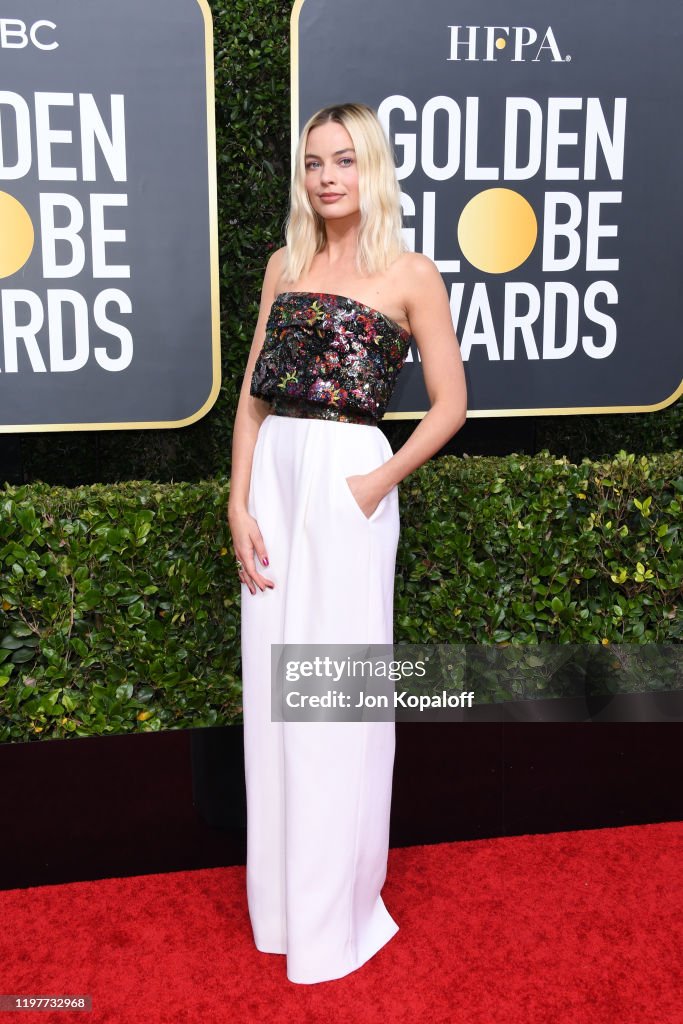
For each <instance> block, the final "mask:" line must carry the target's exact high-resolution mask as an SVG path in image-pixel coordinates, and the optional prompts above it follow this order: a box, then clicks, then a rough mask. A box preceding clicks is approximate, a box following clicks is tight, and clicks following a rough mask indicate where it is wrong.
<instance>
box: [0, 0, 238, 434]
mask: <svg viewBox="0 0 683 1024" xmlns="http://www.w3.org/2000/svg"><path fill="white" fill-rule="evenodd" d="M213 95H214V94H213V43H212V24H211V16H210V12H209V8H208V5H207V2H206V0H145V2H144V3H143V4H140V3H139V2H138V0H116V3H111V2H110V0H61V2H60V3H59V4H55V3H53V2H51V0H21V3H15V4H11V5H10V4H6V5H3V9H2V13H1V14H0V306H1V310H0V314H1V315H0V327H1V330H2V338H1V344H0V430H2V431H5V432H9V431H26V430H64V429H80V430H83V429H113V428H122V427H130V428H133V427H163V426H181V425H183V424H186V423H191V422H194V421H195V420H197V419H199V417H200V416H202V415H204V414H205V413H206V412H207V411H208V410H209V409H210V408H211V406H212V405H213V403H214V401H215V399H216V397H217V395H218V389H219V385H220V351H219V346H220V337H219V315H218V273H217V261H218V256H217V253H218V248H217V227H216V224H217V219H216V185H215V178H216V171H215V168H216V157H215V132H214V99H213Z"/></svg>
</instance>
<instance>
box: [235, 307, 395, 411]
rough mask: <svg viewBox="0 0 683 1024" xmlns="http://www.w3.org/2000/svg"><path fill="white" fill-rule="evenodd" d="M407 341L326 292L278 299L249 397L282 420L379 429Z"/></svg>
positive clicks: (373, 313)
mask: <svg viewBox="0 0 683 1024" xmlns="http://www.w3.org/2000/svg"><path fill="white" fill-rule="evenodd" d="M409 342H410V335H409V334H408V332H407V331H405V330H403V329H402V328H401V327H400V326H399V325H398V324H397V323H395V322H394V321H393V320H391V319H390V318H389V317H387V316H385V314H384V313H380V312H379V310H374V309H372V308H371V307H369V306H365V305H364V304H363V303H359V302H356V301H355V299H350V298H347V297H346V296H342V295H333V294H329V293H325V292H282V293H281V294H280V295H278V296H277V297H276V299H275V302H274V303H273V306H272V308H271V310H270V315H269V317H268V323H267V326H266V337H265V341H264V344H263V348H262V349H261V352H260V353H259V356H258V359H257V361H256V365H255V367H254V373H253V375H252V379H251V385H250V394H252V395H254V396H256V397H258V398H263V399H265V400H267V401H271V402H272V403H273V411H276V412H280V413H281V414H284V415H299V416H301V415H303V416H307V415H309V416H320V417H322V418H326V419H341V420H348V421H350V422H354V421H355V422H362V423H366V422H369V423H372V422H378V421H379V420H380V419H381V418H382V416H383V415H384V412H385V410H386V407H387V405H388V403H389V399H390V398H391V394H392V391H393V389H394V385H395V383H396V379H397V377H398V374H399V372H400V370H401V367H402V366H403V363H404V362H405V359H406V356H407V354H408V346H409Z"/></svg>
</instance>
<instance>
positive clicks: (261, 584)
mask: <svg viewBox="0 0 683 1024" xmlns="http://www.w3.org/2000/svg"><path fill="white" fill-rule="evenodd" d="M228 524H229V526H230V533H231V534H232V546H233V549H234V552H235V558H237V559H239V561H240V562H241V563H242V565H243V566H244V568H243V569H240V570H239V573H238V575H239V578H240V582H241V583H245V584H246V585H247V586H248V587H249V590H250V592H251V593H252V594H255V593H256V587H258V588H259V590H265V589H266V587H270V588H271V589H272V588H273V587H274V586H275V584H274V583H273V581H272V580H269V579H267V578H266V577H265V576H263V575H262V574H261V573H260V572H259V571H258V569H257V568H256V563H255V561H254V554H256V555H258V559H259V561H260V563H261V565H268V552H267V551H266V546H265V544H264V542H263V537H262V536H261V531H260V530H259V525H258V523H257V522H256V520H255V519H254V517H253V516H251V515H249V513H248V512H247V511H240V512H233V511H228Z"/></svg>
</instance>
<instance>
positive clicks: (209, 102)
mask: <svg viewBox="0 0 683 1024" xmlns="http://www.w3.org/2000/svg"><path fill="white" fill-rule="evenodd" d="M196 3H197V4H199V8H200V10H201V12H202V17H203V18H204V63H205V66H206V142H207V146H206V148H207V159H208V186H209V263H210V280H211V353H212V358H211V371H212V380H213V383H212V385H211V391H210V392H209V394H208V397H207V398H206V400H205V402H204V403H203V405H202V406H201V407H200V408H199V409H197V411H196V412H193V413H192V415H190V416H186V417H185V418H184V419H182V420H154V421H152V420H144V421H142V422H136V421H131V420H125V421H121V422H116V423H114V422H107V423H36V424H33V423H26V424H25V423H21V424H3V423H0V434H30V433H40V432H42V433H50V432H52V431H67V430H134V429H135V430H145V429H147V430H153V429H158V428H159V427H185V426H189V424H190V423H196V422H197V420H199V419H201V418H202V417H203V416H205V415H206V413H207V412H208V411H209V409H210V408H211V407H212V406H213V405H214V404H215V402H216V399H217V398H218V395H219V393H220V389H221V323H220V293H219V277H218V183H217V168H216V109H215V108H216V96H215V89H214V53H213V19H212V16H211V8H210V7H209V4H208V0H196ZM188 355H189V352H188Z"/></svg>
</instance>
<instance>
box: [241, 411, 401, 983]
mask: <svg viewBox="0 0 683 1024" xmlns="http://www.w3.org/2000/svg"><path fill="white" fill-rule="evenodd" d="M391 455H392V450H391V446H390V444H389V442H388V441H387V439H386V437H385V436H384V434H383V433H382V431H381V430H379V428H378V427H375V426H371V425H365V424H358V423H341V422H339V421H337V420H322V419H303V418H296V417H288V416H278V415H275V414H270V415H268V416H267V417H266V418H265V420H264V421H263V423H262V425H261V427H260V430H259V434H258V437H257V441H256V446H255V449H254V457H253V463H252V473H251V486H250V491H249V511H250V513H251V514H252V515H253V516H254V517H255V518H256V520H257V522H258V524H259V528H260V530H261V534H262V536H263V540H264V543H265V546H266V550H267V553H268V558H269V563H270V564H269V565H268V566H267V567H263V566H260V565H259V564H258V562H257V567H258V568H259V569H260V571H262V572H263V574H264V575H265V576H268V577H270V579H272V580H273V582H274V583H275V587H274V589H266V590H264V591H259V590H257V592H256V594H251V593H250V592H249V589H248V587H247V586H246V584H242V588H241V592H242V596H241V602H242V604H241V607H242V679H243V718H244V747H245V775H246V788H247V900H248V907H249V916H250V919H251V924H252V928H253V932H254V941H255V943H256V946H257V948H258V949H259V950H261V951H262V952H265V953H282V954H286V955H287V977H288V978H289V980H290V981H293V982H300V983H309V984H310V983H314V982H320V981H329V980H332V979H334V978H341V977H343V976H344V975H345V974H349V973H350V972H351V971H354V970H355V969H356V968H358V967H360V966H361V965H362V964H364V963H365V962H366V961H367V960H368V959H369V958H370V957H371V956H373V954H375V953H376V952H377V951H378V950H379V949H380V948H381V947H382V946H383V945H384V944H385V943H386V942H388V941H389V939H390V938H392V936H393V935H395V934H396V932H397V931H398V925H397V924H396V922H395V921H394V920H393V918H392V917H391V916H390V914H389V912H388V911H387V909H386V907H385V905H384V902H383V900H382V897H381V895H380V893H381V889H382V886H383V885H384V881H385V878H386V870H387V857H388V849H389V814H390V806H391V789H392V774H393V764H394V751H395V724H394V722H393V721H390V722H379V721H374V722H373V721H366V722H350V721H338V722H335V721H317V722H277V721H276V722H274V721H272V719H271V649H270V646H271V644H274V643H280V644H283V643H293V644H308V643H311V644H343V643H348V644H391V643H393V598H394V574H395V566H396V551H397V546H398V538H399V528H400V524H399V509H398V488H397V487H394V488H392V490H391V491H390V492H389V493H388V494H387V495H386V496H385V497H384V498H383V499H382V501H381V502H380V504H379V505H378V507H377V509H376V510H375V512H374V513H373V514H372V515H371V516H370V517H369V518H368V517H366V516H365V514H364V513H363V512H362V510H361V508H360V506H359V505H358V503H357V502H356V500H355V498H354V497H353V494H352V493H351V491H350V489H349V487H348V484H347V483H346V480H345V478H346V477H347V476H352V475H354V474H362V473H367V472H369V471H370V470H372V469H374V468H375V467H377V466H379V465H381V464H382V463H383V462H385V461H386V460H387V459H389V458H390V457H391Z"/></svg>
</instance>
